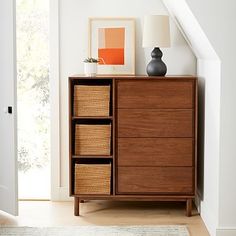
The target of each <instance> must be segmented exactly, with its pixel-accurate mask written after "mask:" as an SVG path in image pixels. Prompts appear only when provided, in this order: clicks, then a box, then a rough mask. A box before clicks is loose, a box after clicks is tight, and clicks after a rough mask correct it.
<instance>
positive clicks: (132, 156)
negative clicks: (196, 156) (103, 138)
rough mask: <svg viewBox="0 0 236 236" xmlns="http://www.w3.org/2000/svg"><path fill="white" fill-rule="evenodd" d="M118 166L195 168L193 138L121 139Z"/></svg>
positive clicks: (119, 140)
mask: <svg viewBox="0 0 236 236" xmlns="http://www.w3.org/2000/svg"><path fill="white" fill-rule="evenodd" d="M117 157H118V166H193V165H194V162H193V140H192V138H119V139H118V156H117Z"/></svg>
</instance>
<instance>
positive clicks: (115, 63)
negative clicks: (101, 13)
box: [89, 18, 135, 75]
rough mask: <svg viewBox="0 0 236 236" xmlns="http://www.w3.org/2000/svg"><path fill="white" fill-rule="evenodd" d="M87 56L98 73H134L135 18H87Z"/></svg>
mask: <svg viewBox="0 0 236 236" xmlns="http://www.w3.org/2000/svg"><path fill="white" fill-rule="evenodd" d="M89 57H94V58H98V59H99V63H98V74H113V75H114V74H119V75H132V74H135V19H134V18H89Z"/></svg>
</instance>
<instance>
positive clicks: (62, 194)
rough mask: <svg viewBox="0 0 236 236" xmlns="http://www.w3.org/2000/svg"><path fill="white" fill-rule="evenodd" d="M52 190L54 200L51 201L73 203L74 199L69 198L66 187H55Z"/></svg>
mask: <svg viewBox="0 0 236 236" xmlns="http://www.w3.org/2000/svg"><path fill="white" fill-rule="evenodd" d="M53 190H54V194H53V196H54V199H53V201H73V200H74V198H73V197H70V196H69V189H68V187H55V186H54V188H53Z"/></svg>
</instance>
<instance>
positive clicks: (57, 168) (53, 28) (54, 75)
mask: <svg viewBox="0 0 236 236" xmlns="http://www.w3.org/2000/svg"><path fill="white" fill-rule="evenodd" d="M59 9H60V5H59V0H50V105H51V116H50V118H51V200H59V196H60V193H59V192H58V188H60V187H61V177H60V172H61V153H60V51H59V49H60V40H59V39H60V36H59V34H60V30H59Z"/></svg>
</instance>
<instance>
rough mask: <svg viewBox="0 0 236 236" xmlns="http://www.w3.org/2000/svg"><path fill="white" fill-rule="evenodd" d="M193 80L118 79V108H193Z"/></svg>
mask: <svg viewBox="0 0 236 236" xmlns="http://www.w3.org/2000/svg"><path fill="white" fill-rule="evenodd" d="M193 88H194V82H193V81H168V80H165V79H163V81H161V80H148V79H146V80H135V81H118V84H117V99H118V103H117V106H118V108H145V109H146V108H158V109H159V108H193V103H194V101H193V97H194V96H193V94H194V90H193Z"/></svg>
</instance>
